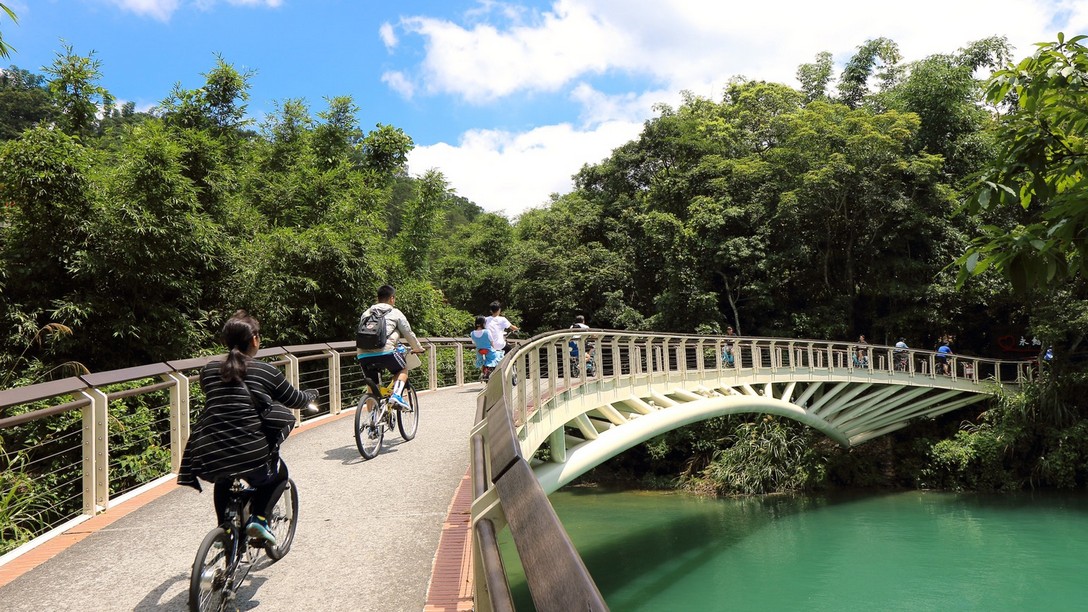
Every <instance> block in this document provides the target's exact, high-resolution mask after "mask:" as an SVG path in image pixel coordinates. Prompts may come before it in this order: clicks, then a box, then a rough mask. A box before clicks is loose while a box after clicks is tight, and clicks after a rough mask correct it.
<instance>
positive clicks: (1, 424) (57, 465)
mask: <svg viewBox="0 0 1088 612" xmlns="http://www.w3.org/2000/svg"><path fill="white" fill-rule="evenodd" d="M421 342H422V343H423V345H424V346H425V347H426V348H427V355H426V359H425V360H424V364H425V366H426V367H425V368H424V367H421V368H418V369H416V370H413V371H412V373H411V380H412V384H413V385H414V386H415V387H416V388H417V389H420V390H427V389H437V388H440V387H446V386H453V385H462V384H464V383H465V381H466V380H475V379H476V378H477V377H478V376H479V371H478V370H477V369H476V368H475V365H474V348H473V345H472V343H471V342H470V341H469V340H468V338H463V339H459V338H422V339H421ZM354 355H355V344H354V342H351V341H347V342H333V343H321V344H309V345H299V346H284V347H272V348H267V349H262V350H261V351H260V352H258V353H257V358H259V359H262V360H265V361H268V362H270V363H272V364H275V365H277V366H279V367H280V368H281V369H282V370H283V371H284V373H285V375H286V376H287V378H288V380H290V381H291V382H292V384H294V385H296V386H298V387H301V388H308V389H317V390H318V391H319V392H320V400H319V402H320V411H319V412H318V413H317V414H316V415H312V416H307V417H305V418H306V419H307V420H309V419H313V418H321V417H322V416H327V415H330V414H331V415H335V414H338V413H340V412H341V411H342V410H344V409H346V408H351V407H353V406H354V405H355V402H356V401H357V399H358V395H359V393H360V391H361V388H362V373H361V371H360V369H359V368H358V366H356V365H355V363H354V361H355V360H354ZM217 358H220V357H219V356H208V357H199V358H194V359H185V360H178V361H168V362H164V363H155V364H148V365H143V366H138V367H134V368H127V369H122V370H113V371H109V372H100V373H91V374H85V375H82V376H75V377H71V378H65V379H62V380H56V381H51V382H45V383H41V384H36V385H30V386H27V387H20V388H14V389H6V390H3V391H0V542H2V544H0V555H4V553H8V554H7V555H4V556H3V557H0V563H3V562H6V561H7V560H10V559H11V558H13V557H14V556H17V555H18V554H20V552H22V551H19V550H16V551H13V552H10V553H9V551H12V549H15V548H16V547H17V546H20V545H24V544H25V543H27V542H30V541H31V540H34V539H35V538H41V540H44V539H46V538H48V537H51V535H53V534H55V533H59V532H61V531H64V530H66V529H68V528H70V527H72V526H73V525H76V524H78V523H79V522H82V521H84V520H86V519H87V518H90V517H91V516H94V515H96V514H99V513H101V512H104V511H106V510H108V509H109V508H110V507H111V506H115V505H117V504H118V503H120V502H122V501H124V500H125V499H127V498H129V497H131V496H133V495H135V494H138V493H140V492H141V491H143V490H145V489H147V488H150V487H152V486H155V485H157V484H159V483H161V482H163V481H164V480H166V479H169V478H172V477H173V476H172V475H173V474H174V473H176V472H177V469H178V466H179V465H180V463H181V453H182V450H183V449H184V445H185V442H186V440H188V438H189V433H190V428H191V425H192V424H193V423H195V422H196V419H197V417H198V416H199V410H200V409H201V407H202V406H203V401H202V398H201V390H200V385H199V384H198V383H197V379H198V377H199V373H200V369H201V368H202V367H204V365H205V364H206V363H207V362H208V361H210V360H212V359H217ZM295 416H296V419H298V420H299V422H301V421H302V420H303V417H302V416H301V414H299V413H298V411H296V415H295ZM39 541H40V540H39ZM33 545H34V544H33V543H31V544H27V547H32V546H33ZM24 550H25V549H24Z"/></svg>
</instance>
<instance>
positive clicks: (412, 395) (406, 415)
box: [397, 385, 419, 442]
mask: <svg viewBox="0 0 1088 612" xmlns="http://www.w3.org/2000/svg"><path fill="white" fill-rule="evenodd" d="M404 394H405V398H404V399H405V400H407V401H408V408H402V407H400V406H397V429H399V430H400V437H402V438H404V441H405V442H407V441H408V440H411V439H412V438H414V437H416V432H417V431H419V397H417V396H416V390H415V388H413V387H412V386H411V385H405V386H404Z"/></svg>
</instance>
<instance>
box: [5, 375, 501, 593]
mask: <svg viewBox="0 0 1088 612" xmlns="http://www.w3.org/2000/svg"><path fill="white" fill-rule="evenodd" d="M480 389H481V386H480V385H478V384H475V385H468V386H466V387H458V388H451V389H444V390H440V391H435V392H430V393H421V394H420V396H419V399H420V404H421V409H420V422H419V432H418V433H417V434H416V438H415V439H414V440H412V441H411V442H407V443H405V442H404V441H403V440H401V438H400V434H399V432H396V431H394V432H392V433H387V434H386V441H385V443H384V444H383V445H382V451H381V453H380V454H379V455H378V456H377V457H375V458H374V459H372V460H370V461H362V459H361V458H360V457H359V452H358V450H357V449H356V447H355V441H354V438H353V433H352V431H353V425H354V421H353V418H352V414H351V413H348V414H346V415H341V416H340V417H338V418H335V417H334V418H333V419H330V420H329V421H328V422H326V423H324V424H320V425H317V426H315V427H312V428H310V429H307V430H304V431H298V432H295V433H293V434H292V435H291V437H290V438H289V439H288V440H287V442H285V443H284V445H283V449H282V453H283V456H284V459H285V461H286V462H287V465H288V467H289V468H290V471H291V476H292V478H294V480H295V482H296V483H297V484H298V488H299V507H300V510H299V523H298V530H297V532H296V534H295V541H294V544H293V545H292V548H291V552H290V553H289V554H288V555H287V556H286V557H285V558H284V559H283V560H282V561H279V562H278V563H275V564H272V565H268V564H267V560H262V562H261V563H259V564H258V565H257V566H256V567H255V568H254V569H253V571H252V572H250V574H249V577H248V578H247V580H246V583H245V585H244V586H243V588H242V589H241V591H240V592H239V595H238V602H237V603H238V609H239V610H266V611H276V610H320V611H336V610H351V611H367V610H375V611H377V610H382V611H386V610H390V611H398V610H404V611H413V612H418V611H420V610H422V609H423V607H424V601H425V598H426V595H427V585H428V582H429V580H430V578H431V568H432V563H433V561H434V556H435V551H436V549H437V547H438V542H439V537H440V535H441V531H442V525H443V522H444V520H445V519H446V513H447V510H448V509H449V505H450V501H451V499H452V498H453V494H454V491H455V490H456V488H457V486H458V484H459V483H460V482H461V479H462V477H463V476H464V475H465V471H466V469H467V467H468V448H469V443H468V436H469V431H470V429H471V427H472V420H473V417H474V415H475V411H476V396H477V394H478V392H479V391H480ZM166 486H171V487H173V486H174V485H166ZM214 522H215V519H214V510H213V509H212V495H211V487H210V486H209V487H205V490H204V493H199V494H198V493H197V492H196V491H194V490H193V489H190V488H187V487H185V488H175V489H174V490H172V491H170V492H169V493H166V494H165V495H163V496H162V497H160V498H159V499H156V500H155V501H152V502H150V503H148V504H147V505H145V506H143V507H140V508H139V509H137V510H134V511H132V512H131V513H129V514H127V515H126V516H124V517H122V518H120V519H118V520H116V521H115V522H113V523H111V524H110V525H108V526H106V527H104V528H102V529H100V530H98V531H96V532H95V533H93V534H91V535H89V536H88V537H86V538H85V539H83V540H82V541H79V542H78V543H76V544H74V545H72V546H71V547H70V548H68V549H66V550H64V551H63V552H61V553H60V554H58V555H57V556H55V557H53V558H52V559H50V560H48V561H46V562H44V563H42V564H41V565H39V566H38V567H36V568H34V569H32V570H30V571H29V572H27V573H26V574H24V575H22V576H20V577H19V578H16V579H15V580H13V581H12V582H11V583H9V584H8V585H6V586H4V587H0V610H4V611H5V612H17V611H21V610H28V611H29V610H35V611H37V610H96V611H97V610H185V609H186V603H187V597H188V585H189V572H190V568H191V565H192V562H193V557H194V556H195V555H196V549H197V547H198V546H199V545H200V542H201V540H202V539H203V537H204V535H205V534H206V533H207V532H208V531H209V530H210V529H211V528H212V527H213V526H214Z"/></svg>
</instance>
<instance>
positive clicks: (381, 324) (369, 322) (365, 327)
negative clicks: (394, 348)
mask: <svg viewBox="0 0 1088 612" xmlns="http://www.w3.org/2000/svg"><path fill="white" fill-rule="evenodd" d="M387 314H389V310H388V309H379V308H371V309H370V314H364V315H363V316H362V317H360V318H359V327H357V328H355V348H358V349H363V350H374V349H380V348H385V341H386V340H387V339H388V333H387V330H386V329H385V315H387Z"/></svg>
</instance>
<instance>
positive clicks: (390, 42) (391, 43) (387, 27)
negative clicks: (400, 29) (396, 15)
mask: <svg viewBox="0 0 1088 612" xmlns="http://www.w3.org/2000/svg"><path fill="white" fill-rule="evenodd" d="M378 36H379V37H381V39H382V43H383V44H384V45H385V48H386V50H388V51H392V50H393V49H395V48H396V47H397V33H396V32H395V31H393V26H392V25H391V24H390V23H389V22H385V23H383V24H382V25H381V27H379V28H378Z"/></svg>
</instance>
